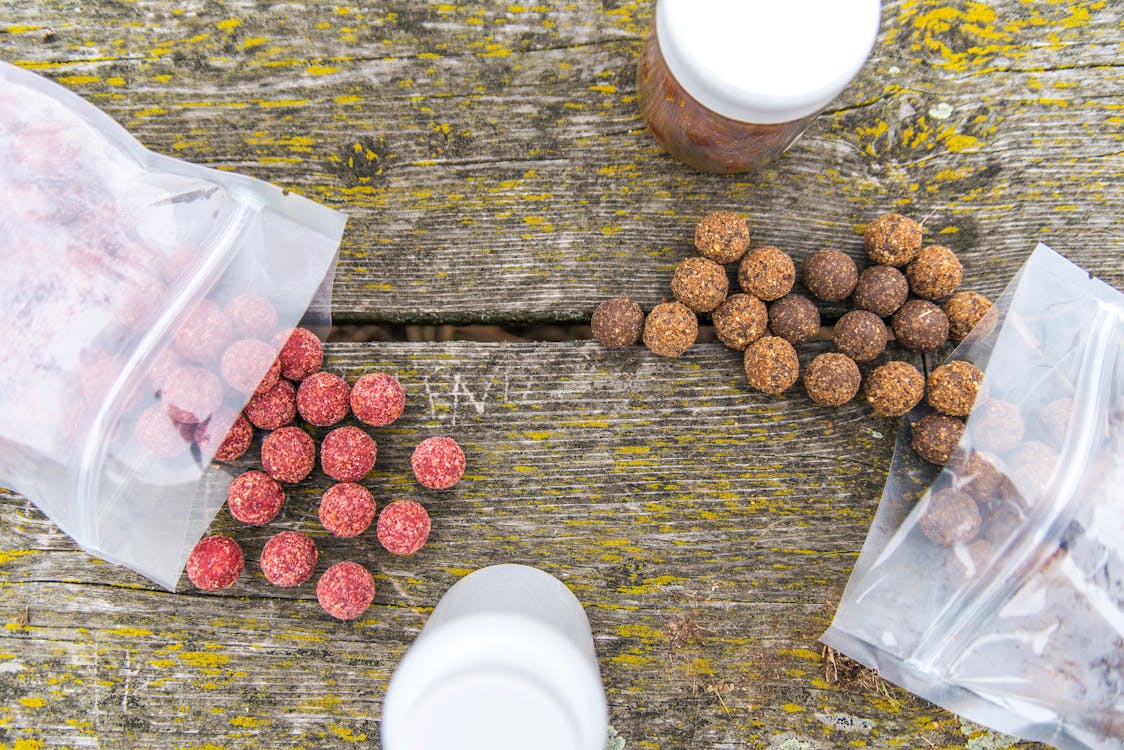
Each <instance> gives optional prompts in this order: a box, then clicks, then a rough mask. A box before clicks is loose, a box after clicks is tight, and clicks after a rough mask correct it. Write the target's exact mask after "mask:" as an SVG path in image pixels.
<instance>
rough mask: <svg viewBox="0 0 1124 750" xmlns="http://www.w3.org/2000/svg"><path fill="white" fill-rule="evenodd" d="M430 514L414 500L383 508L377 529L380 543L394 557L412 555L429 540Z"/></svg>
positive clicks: (398, 501) (393, 503)
mask: <svg viewBox="0 0 1124 750" xmlns="http://www.w3.org/2000/svg"><path fill="white" fill-rule="evenodd" d="M429 529H430V521H429V513H427V512H426V510H425V508H423V507H422V506H421V504H420V503H415V502H414V501H413V500H395V501H394V502H392V503H391V504H390V505H388V506H386V507H385V508H383V511H382V513H381V514H380V515H379V523H378V526H377V527H376V529H375V533H376V534H377V535H378V538H379V542H380V543H381V544H382V546H383V547H385V548H386V551H387V552H389V553H390V554H392V555H412V554H414V553H415V552H417V551H418V550H419V549H421V548H422V547H424V546H425V541H426V540H427V539H429Z"/></svg>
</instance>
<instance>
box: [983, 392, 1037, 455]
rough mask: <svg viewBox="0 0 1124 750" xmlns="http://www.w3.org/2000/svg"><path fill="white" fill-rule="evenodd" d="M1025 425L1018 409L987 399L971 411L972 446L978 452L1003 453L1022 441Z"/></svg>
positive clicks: (1009, 403) (993, 399)
mask: <svg viewBox="0 0 1124 750" xmlns="http://www.w3.org/2000/svg"><path fill="white" fill-rule="evenodd" d="M1025 430H1026V424H1025V423H1024V422H1023V416H1022V414H1021V413H1020V412H1019V407H1018V406H1016V405H1015V404H1012V403H1011V402H1010V401H1003V400H1002V399H998V398H989V399H987V400H986V401H984V402H983V403H981V404H977V405H976V407H975V409H973V410H972V444H973V445H974V446H975V447H976V448H978V449H979V450H983V451H989V452H991V453H1004V452H1006V451H1009V450H1011V449H1012V448H1014V447H1015V446H1016V445H1018V444H1019V443H1020V442H1021V441H1022V439H1023V433H1024V431H1025Z"/></svg>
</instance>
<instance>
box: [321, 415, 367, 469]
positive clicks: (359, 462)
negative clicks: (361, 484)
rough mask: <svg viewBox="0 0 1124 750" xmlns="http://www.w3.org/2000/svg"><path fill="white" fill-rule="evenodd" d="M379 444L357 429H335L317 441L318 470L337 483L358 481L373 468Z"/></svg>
mask: <svg viewBox="0 0 1124 750" xmlns="http://www.w3.org/2000/svg"><path fill="white" fill-rule="evenodd" d="M377 456H378V445H377V444H376V443H375V441H374V439H373V438H372V437H371V436H370V435H368V434H367V433H366V432H363V430H361V429H359V428H358V427H338V428H336V429H334V430H332V431H331V432H329V433H328V434H327V435H325V436H324V439H323V440H321V441H320V468H321V469H323V470H324V473H325V474H327V475H328V476H330V477H331V478H332V479H335V480H336V481H337V482H358V481H359V480H360V479H362V478H363V477H365V476H367V475H368V474H369V473H371V469H373V468H375V459H376V457H377Z"/></svg>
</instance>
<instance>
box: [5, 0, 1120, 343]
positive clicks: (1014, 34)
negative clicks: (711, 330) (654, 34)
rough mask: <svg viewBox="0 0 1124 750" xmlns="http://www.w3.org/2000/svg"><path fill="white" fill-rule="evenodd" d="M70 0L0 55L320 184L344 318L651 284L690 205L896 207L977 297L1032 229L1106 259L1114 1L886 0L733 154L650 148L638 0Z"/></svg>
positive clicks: (663, 280) (455, 312) (268, 170)
mask: <svg viewBox="0 0 1124 750" xmlns="http://www.w3.org/2000/svg"><path fill="white" fill-rule="evenodd" d="M87 5H88V7H87V8H85V9H84V11H83V12H81V13H75V12H74V11H73V8H72V6H71V5H70V4H67V3H55V2H47V1H45V0H38V1H37V2H33V3H27V4H24V5H23V6H22V7H16V8H7V9H6V18H5V20H4V23H5V24H7V27H6V33H3V31H4V30H0V55H2V56H3V58H4V59H8V60H13V61H15V62H17V63H18V64H20V65H23V66H26V67H28V68H31V69H33V70H38V71H40V72H42V73H44V74H45V75H48V76H51V77H53V78H54V79H56V80H58V81H60V82H61V83H63V84H64V85H67V86H68V87H70V88H72V89H74V90H75V91H78V92H79V93H81V94H82V95H84V96H86V97H88V98H89V99H90V100H91V101H94V102H95V103H97V104H98V105H99V106H101V107H103V108H105V109H106V110H107V111H108V112H109V113H110V114H111V115H112V116H114V117H115V118H116V119H117V120H118V121H120V122H121V123H123V124H124V125H126V126H127V127H128V128H129V129H130V130H131V131H132V132H133V133H134V134H135V135H136V136H137V137H138V138H139V139H140V140H141V141H142V142H143V143H145V144H146V145H148V146H150V147H152V148H153V149H155V150H157V151H160V152H163V153H168V154H172V155H175V156H179V157H182V158H186V159H190V160H193V161H198V162H202V163H206V164H210V165H213V166H216V167H219V168H222V169H236V170H239V171H243V172H246V173H249V174H252V175H255V176H258V177H262V178H264V179H267V180H271V181H273V182H276V183H278V184H281V185H283V186H285V187H288V188H290V189H293V190H296V191H299V192H301V193H304V194H307V195H309V196H311V197H314V198H316V199H317V200H321V201H323V202H326V203H328V204H330V205H333V206H336V207H338V208H340V209H342V210H345V211H346V212H347V213H348V214H349V215H350V217H351V220H350V224H349V227H348V231H347V234H346V236H345V240H344V247H343V250H342V255H341V265H340V269H339V273H338V275H337V279H336V286H335V298H336V302H337V305H336V317H337V319H338V320H340V321H342V322H364V321H391V322H517V323H525V322H528V321H537V320H559V321H579V320H584V319H587V318H588V316H589V314H590V312H591V311H592V309H593V307H594V306H595V305H596V304H597V303H599V302H600V301H602V300H604V299H605V298H607V297H610V296H616V295H618V294H629V295H631V296H633V297H635V298H636V299H637V300H639V301H640V302H641V304H642V305H643V306H645V307H650V306H651V305H654V304H655V303H657V302H659V301H660V299H661V298H663V297H666V296H668V295H669V289H668V279H669V276H670V273H671V270H672V269H673V268H674V266H675V264H676V263H677V262H678V261H679V260H680V259H681V258H682V257H684V256H685V255H687V254H690V253H691V252H692V248H691V232H692V229H693V226H694V223H695V222H696V221H697V220H698V218H700V217H701V216H702V215H703V214H704V213H705V212H707V211H709V210H714V209H731V210H736V211H739V212H742V213H744V214H746V215H747V216H748V217H749V219H750V222H751V224H752V226H753V236H754V242H755V243H756V244H774V245H778V246H780V247H783V248H785V249H787V250H789V251H790V252H791V253H792V254H793V255H794V256H795V257H796V258H797V259H798V260H800V259H803V258H805V257H807V256H808V255H810V254H811V253H813V252H815V251H816V250H819V249H821V248H822V247H824V246H834V247H838V248H840V249H842V250H844V251H846V252H848V253H851V254H852V255H854V256H855V257H856V258H860V257H861V254H862V253H861V237H860V233H861V230H862V228H863V227H864V226H865V224H866V223H867V222H869V221H870V220H871V219H872V218H874V217H875V216H876V215H877V214H879V213H882V212H884V211H887V210H897V211H899V212H903V213H907V214H909V215H911V216H914V217H915V218H917V219H919V220H921V219H923V220H924V221H925V227H926V230H927V237H928V238H929V239H930V240H932V241H934V242H940V243H942V244H947V245H948V246H950V247H952V248H953V249H954V250H957V251H959V252H961V253H962V254H963V256H964V260H965V266H966V269H965V287H966V288H971V289H975V290H977V291H980V292H982V293H984V294H987V295H988V296H995V295H996V294H998V292H999V291H1000V290H1001V289H1002V288H1003V286H1004V285H1005V284H1006V283H1007V281H1008V280H1009V279H1010V277H1011V276H1012V274H1013V273H1014V272H1015V270H1016V269H1017V267H1018V266H1019V264H1020V263H1021V262H1022V261H1023V260H1024V259H1025V258H1026V256H1027V255H1028V254H1029V253H1030V251H1031V250H1032V249H1033V247H1034V245H1035V243H1037V242H1038V241H1040V240H1041V241H1046V242H1048V243H1050V244H1051V245H1052V246H1053V247H1054V248H1055V249H1057V250H1058V251H1059V252H1062V253H1063V254H1065V255H1067V256H1069V257H1072V258H1073V259H1075V260H1076V261H1077V262H1079V263H1080V264H1082V265H1084V266H1086V267H1087V268H1088V269H1089V270H1090V271H1092V272H1093V273H1096V274H1098V275H1101V276H1102V277H1104V278H1106V280H1108V281H1109V282H1110V283H1114V284H1116V285H1117V286H1119V285H1121V284H1122V283H1124V276H1122V273H1124V272H1122V271H1121V269H1120V264H1119V262H1118V259H1119V257H1120V254H1121V250H1122V249H1124V240H1122V237H1121V233H1120V230H1119V222H1118V216H1119V213H1120V206H1121V204H1122V201H1121V198H1122V191H1124V187H1122V186H1124V179H1121V178H1122V177H1124V160H1122V158H1121V151H1122V149H1121V138H1122V128H1121V121H1120V108H1121V106H1122V105H1124V95H1122V94H1121V91H1124V86H1122V85H1121V82H1122V77H1121V73H1120V60H1119V44H1118V43H1119V29H1120V11H1119V8H1118V7H1117V6H1116V5H1115V4H1113V3H1107V2H1103V1H1102V2H1092V3H1088V2H1086V3H1069V4H1060V3H1053V2H1032V1H1030V0H1022V1H1018V0H1002V1H1001V2H993V3H990V4H983V3H947V2H941V1H939V0H907V1H903V2H889V3H887V4H886V5H885V8H884V13H883V23H882V32H881V35H880V37H879V41H878V44H877V46H876V48H875V51H874V54H873V55H872V57H871V59H870V61H869V62H868V64H867V65H866V66H865V67H864V69H863V71H862V73H861V74H860V76H859V77H858V78H857V79H856V81H855V82H854V83H853V84H852V85H851V86H850V87H849V88H848V89H847V90H846V91H845V92H844V93H843V94H842V95H841V96H840V97H839V98H838V100H837V101H836V102H835V103H833V104H832V105H831V107H829V109H828V110H827V111H826V112H825V113H824V114H823V115H822V116H821V117H820V118H819V119H818V120H817V121H816V123H815V124H814V125H813V127H812V128H811V129H810V130H809V131H808V132H807V133H806V134H805V135H804V137H803V138H802V139H801V140H800V141H799V142H798V143H797V144H796V145H795V146H794V147H793V148H792V149H791V150H790V151H789V153H788V154H786V155H785V156H784V157H783V158H782V159H780V160H779V161H778V162H776V163H775V165H773V166H771V167H769V168H766V169H764V170H761V171H760V172H757V173H755V174H752V175H748V176H733V177H722V176H714V175H706V174H701V173H697V172H693V171H691V170H689V169H686V168H683V167H680V166H678V165H676V164H674V163H672V162H671V161H670V160H669V159H668V158H667V157H666V156H664V155H662V154H661V153H660V151H659V148H658V147H657V146H656V144H655V142H654V141H653V140H652V139H651V138H650V136H649V134H648V133H647V131H646V129H645V128H644V126H643V123H642V121H641V120H640V118H639V117H638V115H637V111H636V106H635V101H634V91H635V85H634V81H633V74H634V67H635V59H636V55H637V52H638V49H639V45H640V43H641V40H642V38H643V36H644V33H645V30H646V28H647V26H648V24H649V22H650V18H651V3H649V2H623V0H605V1H604V2H600V3H594V2H586V3H566V4H563V3H542V4H535V5H529V4H528V5H524V4H511V3H506V2H504V3H484V2H471V3H459V4H445V5H436V4H428V5H421V4H419V3H416V2H412V1H411V0H394V1H393V2H383V3H378V4H373V5H365V4H361V5H347V4H316V3H304V2H296V3H286V4H264V3H250V2H226V3H202V2H189V3H176V4H173V3H168V2H167V0H138V1H136V2H126V3H109V2H104V3H103V2H98V3H92V4H87Z"/></svg>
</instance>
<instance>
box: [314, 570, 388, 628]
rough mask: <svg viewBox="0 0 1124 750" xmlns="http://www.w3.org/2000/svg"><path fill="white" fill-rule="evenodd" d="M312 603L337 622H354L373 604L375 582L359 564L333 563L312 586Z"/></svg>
mask: <svg viewBox="0 0 1124 750" xmlns="http://www.w3.org/2000/svg"><path fill="white" fill-rule="evenodd" d="M316 599H317V601H319V602H320V606H321V607H322V608H323V609H324V611H325V612H327V613H328V614H330V615H331V616H332V617H335V618H336V619H337V620H354V619H355V618H356V617H358V616H359V615H361V614H363V613H364V612H366V611H367V609H368V608H369V607H370V606H371V602H373V601H374V600H375V579H374V577H373V576H372V575H371V574H370V572H369V571H368V570H367V569H366V568H364V567H363V566H362V565H360V564H359V563H354V562H350V561H348V562H341V563H336V564H335V565H333V566H332V567H330V568H328V569H327V570H325V571H324V574H323V575H322V576H320V580H318V581H317V582H316Z"/></svg>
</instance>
